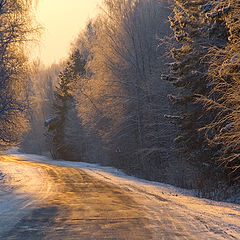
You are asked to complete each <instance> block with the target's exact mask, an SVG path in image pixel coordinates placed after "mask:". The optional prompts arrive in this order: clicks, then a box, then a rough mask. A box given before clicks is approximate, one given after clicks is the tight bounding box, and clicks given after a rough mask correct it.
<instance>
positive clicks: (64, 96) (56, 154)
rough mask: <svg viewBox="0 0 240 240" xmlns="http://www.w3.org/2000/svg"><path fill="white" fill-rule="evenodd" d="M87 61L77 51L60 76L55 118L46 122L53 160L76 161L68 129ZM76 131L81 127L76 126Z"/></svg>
mask: <svg viewBox="0 0 240 240" xmlns="http://www.w3.org/2000/svg"><path fill="white" fill-rule="evenodd" d="M85 64H86V61H85V60H84V59H83V57H82V55H81V54H80V52H79V51H78V50H75V51H74V52H73V54H72V55H71V57H70V60H69V61H68V62H67V64H66V67H65V69H64V70H63V71H62V72H60V74H59V84H58V87H57V89H56V91H55V94H54V95H55V101H54V104H53V108H54V112H55V116H54V117H53V118H50V119H49V121H46V123H47V125H48V132H49V134H50V136H51V139H50V141H51V143H52V147H51V149H50V151H51V154H52V156H53V158H55V159H56V158H57V159H59V158H62V159H66V160H74V159H73V158H74V157H73V152H74V151H75V149H74V148H76V147H75V146H74V144H73V141H71V137H72V136H68V134H67V129H69V124H71V120H72V119H71V117H72V116H71V115H72V114H73V112H74V111H73V109H74V108H75V99H74V97H73V89H74V85H75V84H76V82H77V81H78V80H80V79H81V77H83V76H84V75H85V73H86V72H85ZM74 127H75V128H76V129H77V127H79V126H74Z"/></svg>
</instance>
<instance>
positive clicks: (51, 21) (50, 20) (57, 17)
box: [32, 0, 102, 65]
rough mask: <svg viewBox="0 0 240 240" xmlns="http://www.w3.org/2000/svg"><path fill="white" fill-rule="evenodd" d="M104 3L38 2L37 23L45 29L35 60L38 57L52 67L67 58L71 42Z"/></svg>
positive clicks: (91, 0)
mask: <svg viewBox="0 0 240 240" xmlns="http://www.w3.org/2000/svg"><path fill="white" fill-rule="evenodd" d="M101 2H102V1H101V0H87V1H86V0H68V1H66V0H39V4H38V6H37V9H36V14H37V20H38V22H40V24H41V25H42V26H43V27H44V28H45V30H44V33H43V35H42V39H41V40H40V45H39V47H38V48H34V49H33V52H32V55H33V56H32V58H33V59H34V58H39V59H40V60H41V61H42V62H43V63H44V64H45V65H50V64H52V63H54V62H55V61H56V62H57V61H58V60H60V59H62V58H64V57H66V56H67V55H68V53H69V49H70V44H71V42H72V41H73V40H74V39H75V38H76V37H77V35H78V33H79V31H80V30H81V29H83V28H84V26H85V24H86V22H87V21H88V20H89V19H90V18H92V17H94V16H95V15H96V14H97V12H98V10H99V8H98V6H99V4H100V3H101Z"/></svg>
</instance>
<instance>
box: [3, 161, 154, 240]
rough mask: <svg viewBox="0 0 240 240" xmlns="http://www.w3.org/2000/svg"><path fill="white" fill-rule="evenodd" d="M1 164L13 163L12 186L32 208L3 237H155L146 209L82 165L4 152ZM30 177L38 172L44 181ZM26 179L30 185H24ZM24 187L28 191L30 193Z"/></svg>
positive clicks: (39, 177)
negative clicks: (21, 158)
mask: <svg viewBox="0 0 240 240" xmlns="http://www.w3.org/2000/svg"><path fill="white" fill-rule="evenodd" d="M4 163H5V168H4ZM1 164H2V165H3V166H2V167H1V168H2V171H4V170H5V171H6V172H7V171H9V168H12V169H11V172H9V173H8V174H9V175H10V176H11V180H10V181H8V184H9V185H11V188H12V189H11V191H17V192H18V194H20V195H22V196H21V198H22V201H21V204H20V205H21V206H22V205H24V207H25V208H29V209H28V211H26V212H25V214H24V216H23V217H22V218H20V219H19V221H18V222H17V223H16V225H15V226H13V228H12V229H10V230H8V231H7V232H6V231H5V233H4V234H3V236H2V238H1V239H21V240H27V239H29V240H30V239H31V240H32V239H34V240H37V239H87V240H89V239H151V238H152V237H151V231H150V230H149V229H148V227H147V226H148V224H149V223H148V220H147V218H146V217H145V213H144V211H143V210H142V209H141V207H140V206H139V205H138V204H137V203H136V202H135V201H134V200H133V199H132V198H131V197H130V196H129V195H128V194H127V193H126V192H125V191H124V190H122V189H120V188H119V187H118V186H116V185H113V184H110V183H106V182H103V181H100V180H98V179H96V178H94V177H91V176H89V175H87V174H86V173H85V172H84V171H82V170H79V169H73V168H67V167H59V166H54V165H47V164H42V163H34V162H26V161H19V160H17V159H13V158H9V157H8V158H6V157H5V158H4V157H2V158H1ZM16 165H18V169H17V171H16V170H15V169H14V168H15V166H16ZM19 165H21V166H19ZM36 169H37V173H38V174H36V173H34V174H32V172H31V171H33V172H34V171H36ZM21 170H22V171H25V173H23V178H24V179H21V180H19V179H18V177H20V176H19V174H21V173H20V171H21ZM31 175H33V176H31ZM30 177H32V178H34V177H37V179H38V180H39V183H40V185H41V187H40V186H39V185H38V182H37V181H36V179H34V180H33V179H31V180H32V181H33V182H32V183H29V178H30ZM41 178H42V179H41ZM43 180H44V181H43ZM21 181H22V182H21ZM27 181H28V182H27ZM19 182H20V183H19ZM26 184H27V185H28V186H27V188H28V189H22V190H21V188H22V187H23V188H24V187H26V186H25V185H26ZM16 189H17V190H16ZM5 192H6V190H5ZM24 192H27V196H25V198H24ZM30 198H32V199H31V200H30ZM23 202H24V204H22V203H23ZM22 208H23V207H21V209H22ZM11 220H13V221H14V219H11ZM1 227H3V225H1V226H0V228H1Z"/></svg>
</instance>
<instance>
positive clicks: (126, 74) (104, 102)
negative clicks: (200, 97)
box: [78, 0, 170, 178]
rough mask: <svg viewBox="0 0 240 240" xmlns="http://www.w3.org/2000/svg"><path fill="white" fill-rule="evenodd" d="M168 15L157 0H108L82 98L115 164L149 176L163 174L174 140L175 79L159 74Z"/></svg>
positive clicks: (88, 119) (87, 120) (86, 118)
mask: <svg viewBox="0 0 240 240" xmlns="http://www.w3.org/2000/svg"><path fill="white" fill-rule="evenodd" d="M167 16H168V9H167V8H166V5H164V3H159V2H158V1H155V0H148V1H142V0H137V1H122V0H114V1H104V7H103V12H102V14H100V16H99V17H98V19H97V21H96V38H95V40H94V42H93V44H92V47H91V49H90V52H91V53H92V55H91V56H92V58H91V59H90V60H89V62H88V64H87V66H88V70H89V71H90V72H91V73H92V76H91V77H90V78H89V79H87V80H86V81H85V84H84V88H83V89H84V92H85V94H82V95H81V97H80V99H79V104H78V110H79V113H80V115H81V116H82V118H83V122H84V124H86V125H88V126H90V127H91V128H93V129H95V132H96V134H97V136H98V137H100V138H101V139H102V140H103V142H104V147H105V149H107V152H108V153H109V155H110V156H111V159H112V164H114V165H115V166H118V167H121V168H125V169H128V170H131V171H134V172H139V173H140V172H144V171H145V175H146V176H147V177H149V178H151V177H152V178H154V177H157V178H161V176H162V174H161V171H164V168H165V166H164V164H165V163H166V162H167V161H165V163H163V159H164V158H165V159H166V158H167V157H166V155H167V153H166V149H167V147H169V145H168V146H167V142H170V140H169V141H167V139H168V138H169V129H168V124H167V122H166V121H165V120H164V119H163V115H164V113H167V112H168V105H167V98H166V95H167V93H166V92H167V91H168V88H169V85H168V84H167V83H166V82H162V81H161V80H160V79H159V75H160V73H161V71H162V68H163V66H162V64H163V62H164V60H163V59H164V57H163V52H164V51H163V50H162V48H161V47H158V44H159V40H158V37H162V36H164V35H166V34H168V29H169V26H168V23H167V22H166V21H167ZM159 59H160V61H159ZM163 102H164V104H163ZM167 135H168V136H167ZM164 151H165V152H164ZM151 170H152V171H151ZM150 172H151V173H150ZM154 175H155V176H154Z"/></svg>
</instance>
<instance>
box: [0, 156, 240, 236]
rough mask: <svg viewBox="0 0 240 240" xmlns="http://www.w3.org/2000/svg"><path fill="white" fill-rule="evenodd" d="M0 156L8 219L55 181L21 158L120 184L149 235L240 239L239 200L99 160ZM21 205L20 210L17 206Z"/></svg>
mask: <svg viewBox="0 0 240 240" xmlns="http://www.w3.org/2000/svg"><path fill="white" fill-rule="evenodd" d="M1 158H2V159H5V160H4V161H2V162H1V161H0V184H1V187H0V189H5V188H6V186H8V187H7V190H6V191H5V192H6V193H5V194H4V191H1V190H0V193H1V202H0V215H2V214H5V215H6V209H8V210H7V211H8V213H9V212H10V213H12V212H14V209H15V215H17V216H11V219H12V220H11V221H10V222H14V218H21V216H22V215H23V214H25V213H24V211H27V209H28V207H29V208H31V207H32V206H33V205H34V204H36V203H37V202H41V201H44V199H47V198H49V196H51V195H52V194H54V192H56V191H57V188H56V187H55V186H54V183H53V182H50V181H47V179H49V178H48V177H47V176H45V175H46V174H47V173H46V171H44V169H43V168H38V167H37V166H35V167H33V166H31V165H25V164H22V162H24V161H26V163H27V162H35V163H44V164H47V166H52V167H54V165H57V166H64V167H67V168H74V169H80V170H81V171H84V172H85V173H86V174H87V175H88V176H91V177H92V178H93V179H98V180H99V181H102V182H105V183H106V184H113V185H116V186H118V187H120V188H121V189H122V191H124V194H128V195H129V196H130V197H131V198H133V199H134V201H135V202H136V203H137V204H138V205H139V206H141V209H142V210H143V211H144V214H145V217H146V218H147V219H148V221H149V226H148V228H149V229H150V230H151V232H152V235H151V236H152V237H151V238H152V239H240V206H239V205H237V204H231V203H225V202H216V201H211V200H207V199H202V198H201V199H200V198H196V197H194V194H193V192H192V191H189V190H184V189H180V188H176V187H173V186H170V185H167V184H161V183H157V182H151V181H146V180H141V179H138V178H135V177H131V176H128V175H126V174H124V173H123V172H121V171H119V170H117V169H114V168H111V167H102V166H99V165H97V164H88V163H80V162H66V161H53V160H50V159H48V158H46V157H42V156H38V155H25V154H10V155H5V156H2V157H1ZM18 162H19V163H21V164H18ZM16 172H19V175H18V174H16ZM4 175H5V177H2V176H4ZM7 176H8V177H7ZM11 176H14V178H15V179H14V183H11V181H12V182H13V180H12V179H11ZM16 176H17V178H18V179H16ZM26 179H28V181H26ZM23 181H24V182H23ZM2 196H3V197H2ZM9 199H13V200H12V201H13V202H9ZM19 207H20V209H24V211H19V210H16V209H19ZM10 213H9V215H10ZM21 214H22V215H21ZM0 226H2V223H1V222H0ZM5 230H6V229H5ZM0 234H1V232H0ZM0 236H1V235H0ZM96 239H97V238H96ZM99 239H100V238H99ZM108 239H111V238H108ZM121 239H127V238H121ZM136 239H138V238H136ZM143 239H144V238H143Z"/></svg>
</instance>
